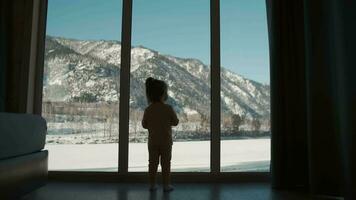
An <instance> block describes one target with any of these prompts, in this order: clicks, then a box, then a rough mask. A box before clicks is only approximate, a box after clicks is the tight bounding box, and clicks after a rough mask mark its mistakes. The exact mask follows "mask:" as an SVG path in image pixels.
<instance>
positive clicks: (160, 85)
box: [145, 77, 168, 103]
mask: <svg viewBox="0 0 356 200" xmlns="http://www.w3.org/2000/svg"><path fill="white" fill-rule="evenodd" d="M145 85H146V97H147V101H148V103H153V102H159V101H160V100H161V98H162V97H163V100H164V101H166V100H167V98H168V95H167V89H168V86H167V84H166V83H165V82H164V81H161V80H158V79H154V78H152V77H149V78H147V79H146V83H145Z"/></svg>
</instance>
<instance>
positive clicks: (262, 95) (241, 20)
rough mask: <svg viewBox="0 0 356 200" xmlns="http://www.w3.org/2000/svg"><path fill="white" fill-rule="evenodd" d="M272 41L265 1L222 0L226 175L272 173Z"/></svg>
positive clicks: (222, 92) (222, 87)
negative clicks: (270, 167)
mask: <svg viewBox="0 0 356 200" xmlns="http://www.w3.org/2000/svg"><path fill="white" fill-rule="evenodd" d="M267 37H268V36H267V19H266V7H265V1H264V0H257V1H241V0H237V1H236V0H221V65H222V67H221V170H222V171H228V172H231V171H269V163H270V87H269V58H268V57H269V54H268V38H267Z"/></svg>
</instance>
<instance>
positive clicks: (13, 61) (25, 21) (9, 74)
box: [0, 0, 46, 113]
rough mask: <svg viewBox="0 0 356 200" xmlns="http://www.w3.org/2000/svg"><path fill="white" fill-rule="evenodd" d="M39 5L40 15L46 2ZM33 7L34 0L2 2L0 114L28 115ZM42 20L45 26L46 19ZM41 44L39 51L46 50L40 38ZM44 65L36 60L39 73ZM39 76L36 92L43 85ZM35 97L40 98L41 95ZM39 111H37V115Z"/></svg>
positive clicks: (41, 33)
mask: <svg viewBox="0 0 356 200" xmlns="http://www.w3.org/2000/svg"><path fill="white" fill-rule="evenodd" d="M40 2H41V3H40V4H41V8H40V12H43V10H44V9H45V8H46V7H45V5H46V1H44V0H41V1H40ZM33 4H34V1H33V0H2V1H0V11H1V12H0V23H1V24H0V30H1V32H0V112H15V113H25V112H26V110H27V106H28V105H27V98H28V81H29V67H30V55H31V37H32V35H31V34H32V19H33ZM44 11H45V10H44ZM40 16H41V17H40V18H39V20H40V23H43V22H44V21H45V19H43V16H45V15H40ZM41 27H42V28H43V27H44V26H41ZM43 33H44V29H43V30H39V36H43V35H44V34H43ZM38 42H39V45H38V47H37V50H43V47H42V46H43V45H44V43H43V42H42V40H41V38H40V39H39V40H38ZM39 53H41V51H39ZM41 62H43V61H40V60H38V61H37V60H36V72H39V73H41V69H40V68H41V67H42V66H43V65H41ZM37 68H38V69H37ZM39 73H38V74H39ZM36 76H37V77H36V84H37V85H36V88H41V87H39V85H38V84H42V83H40V82H39V79H40V78H41V75H37V74H36ZM40 80H42V79H40ZM35 94H36V97H39V98H40V93H39V92H38V91H35ZM36 97H35V98H36ZM39 98H36V100H38V99H39ZM31 106H34V105H31ZM38 110H39V109H38V108H36V107H35V112H36V111H37V112H38Z"/></svg>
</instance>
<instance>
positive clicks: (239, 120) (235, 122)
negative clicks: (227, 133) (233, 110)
mask: <svg viewBox="0 0 356 200" xmlns="http://www.w3.org/2000/svg"><path fill="white" fill-rule="evenodd" d="M231 121H232V130H233V131H234V132H236V133H237V132H239V131H240V126H241V125H242V124H243V122H244V117H242V116H240V115H239V114H233V115H232V116H231Z"/></svg>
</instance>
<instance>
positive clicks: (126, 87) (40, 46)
mask: <svg viewBox="0 0 356 200" xmlns="http://www.w3.org/2000/svg"><path fill="white" fill-rule="evenodd" d="M133 1H134V0H122V26H121V44H122V46H121V69H120V102H119V109H120V112H119V123H120V126H119V142H118V145H119V148H118V151H119V152H118V156H119V157H118V171H117V172H95V171H94V172H85V171H83V172H81V171H49V178H50V179H51V180H69V181H78V180H80V181H113V182H147V180H146V179H147V173H146V172H129V171H128V156H129V155H128V153H129V146H128V145H129V98H130V67H131V36H132V5H133ZM33 9H34V10H35V9H38V8H35V7H34V8H33ZM47 9H48V0H44V1H41V4H40V17H39V23H38V28H39V29H38V30H39V31H38V32H37V31H33V32H36V33H37V34H38V38H39V39H38V41H37V44H33V45H37V54H36V64H37V66H38V68H37V71H36V80H35V81H36V86H35V92H34V94H36V95H34V96H32V98H33V97H35V102H34V104H33V105H29V106H34V113H35V114H39V115H40V114H41V107H42V87H43V83H42V82H41V81H42V80H43V66H44V49H45V35H46V25H47ZM220 23H221V22H220V0H210V61H211V65H210V66H211V67H210V73H211V80H210V81H211V105H210V106H211V111H210V112H211V113H210V116H211V120H210V123H211V124H210V127H211V129H210V134H211V136H210V171H209V172H172V177H173V180H174V181H175V182H197V181H198V182H249V181H254V182H256V181H262V182H269V181H270V173H271V172H222V171H221V137H220V136H221V125H220V121H221V120H220V119H221V112H220V107H221V104H220V103H221V95H220V89H221V88H220V84H221V83H220V69H221V64H220V61H221V54H220V33H221V32H220ZM32 95H33V94H32Z"/></svg>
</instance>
